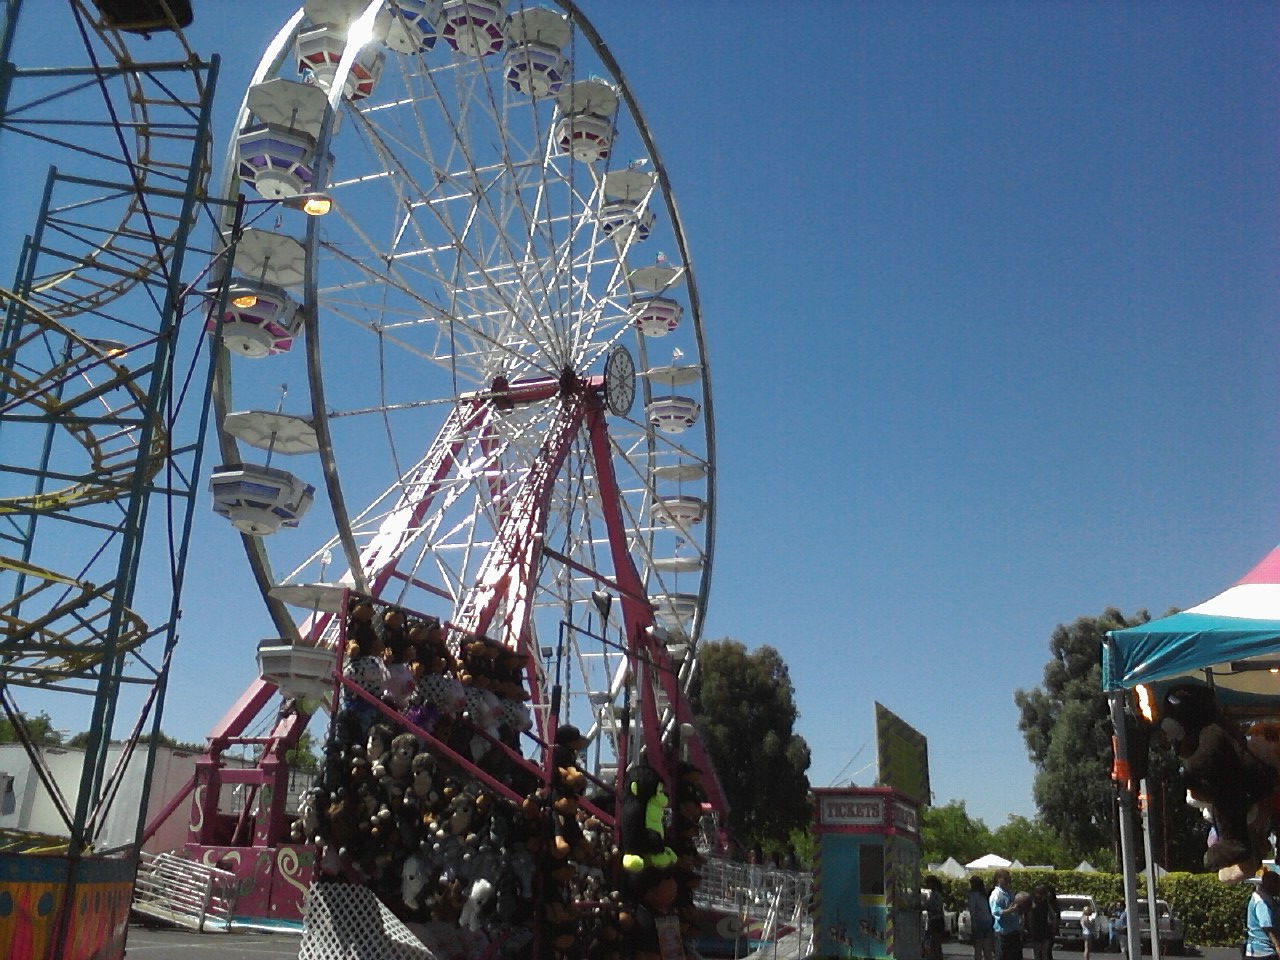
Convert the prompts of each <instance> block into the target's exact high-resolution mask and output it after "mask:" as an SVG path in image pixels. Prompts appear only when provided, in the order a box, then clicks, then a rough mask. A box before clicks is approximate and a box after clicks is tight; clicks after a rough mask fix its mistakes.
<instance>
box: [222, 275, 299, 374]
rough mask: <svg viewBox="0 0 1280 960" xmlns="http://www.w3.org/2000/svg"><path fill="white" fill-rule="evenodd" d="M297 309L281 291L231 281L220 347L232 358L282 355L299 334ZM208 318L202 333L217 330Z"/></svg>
mask: <svg viewBox="0 0 1280 960" xmlns="http://www.w3.org/2000/svg"><path fill="white" fill-rule="evenodd" d="M302 323H303V320H302V315H301V314H300V313H299V312H298V305H297V304H296V303H294V301H293V299H292V298H291V297H290V296H289V294H288V293H286V292H285V291H284V290H283V289H282V288H280V287H278V286H276V285H275V284H273V283H267V282H266V281H262V280H242V279H237V280H232V281H231V284H230V286H229V288H228V291H227V308H226V310H225V311H224V312H223V314H222V343H223V345H224V346H225V347H226V348H227V349H228V350H230V351H231V352H232V353H233V354H235V355H236V356H240V357H250V358H253V359H258V358H261V357H269V356H272V355H274V354H277V353H284V352H286V351H287V350H289V349H290V348H291V347H292V346H293V341H294V340H295V339H297V337H298V335H299V334H301V333H302ZM217 326H218V324H217V318H216V317H214V316H210V317H209V319H208V321H206V323H205V329H206V330H208V331H209V332H210V333H214V332H216V330H217Z"/></svg>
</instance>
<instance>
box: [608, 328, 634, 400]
mask: <svg viewBox="0 0 1280 960" xmlns="http://www.w3.org/2000/svg"><path fill="white" fill-rule="evenodd" d="M604 399H605V403H606V404H607V405H608V407H609V412H610V413H612V414H614V416H618V417H625V416H626V415H627V414H629V413H630V412H631V406H632V404H634V403H635V400H636V362H635V360H633V359H632V358H631V352H630V351H629V350H627V348H626V347H624V346H621V345H619V346H616V347H614V348H613V350H612V351H610V353H609V359H608V360H606V361H605V365H604Z"/></svg>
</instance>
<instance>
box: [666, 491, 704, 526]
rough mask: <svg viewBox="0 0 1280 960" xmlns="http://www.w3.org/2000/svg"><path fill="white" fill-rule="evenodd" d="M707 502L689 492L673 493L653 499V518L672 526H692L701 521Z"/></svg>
mask: <svg viewBox="0 0 1280 960" xmlns="http://www.w3.org/2000/svg"><path fill="white" fill-rule="evenodd" d="M706 512H707V503H706V501H705V500H703V499H702V498H701V497H695V496H693V495H692V494H689V493H677V494H671V495H669V496H665V497H658V498H656V499H655V500H654V501H653V518H654V519H655V520H657V521H658V522H659V523H661V524H665V525H666V526H671V527H691V526H693V525H694V524H695V523H701V522H702V518H703V516H704V515H705V514H706Z"/></svg>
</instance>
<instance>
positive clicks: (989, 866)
mask: <svg viewBox="0 0 1280 960" xmlns="http://www.w3.org/2000/svg"><path fill="white" fill-rule="evenodd" d="M1008 866H1011V864H1010V862H1009V861H1008V860H1006V859H1005V858H1004V857H1002V856H1000V855H999V854H997V853H987V854H983V855H982V856H981V857H979V858H978V859H977V860H973V861H971V862H969V863H966V864H965V868H966V869H969V870H994V869H995V868H996V867H1008Z"/></svg>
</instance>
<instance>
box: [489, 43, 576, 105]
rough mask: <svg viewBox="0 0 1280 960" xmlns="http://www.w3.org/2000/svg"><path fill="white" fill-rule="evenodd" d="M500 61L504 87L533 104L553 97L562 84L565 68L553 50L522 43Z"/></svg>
mask: <svg viewBox="0 0 1280 960" xmlns="http://www.w3.org/2000/svg"><path fill="white" fill-rule="evenodd" d="M503 59H504V61H505V64H504V67H505V69H504V71H503V73H504V76H505V77H506V78H507V83H508V84H510V85H511V86H512V87H514V88H515V89H516V90H519V91H520V92H521V93H523V94H525V95H527V96H530V97H533V98H534V99H535V100H536V99H538V98H540V97H549V96H552V95H553V94H555V92H556V91H557V90H559V89H560V87H561V85H562V84H563V83H564V74H565V70H566V68H567V66H568V64H567V63H566V61H565V59H564V57H563V56H561V55H560V51H559V50H557V49H556V48H555V47H551V46H547V45H546V44H543V43H533V42H530V43H522V44H520V46H518V47H511V48H509V49H508V50H507V54H506V56H505V57H504V58H503Z"/></svg>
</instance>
